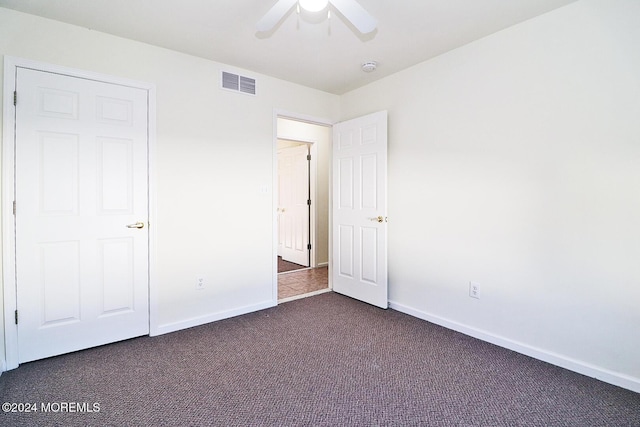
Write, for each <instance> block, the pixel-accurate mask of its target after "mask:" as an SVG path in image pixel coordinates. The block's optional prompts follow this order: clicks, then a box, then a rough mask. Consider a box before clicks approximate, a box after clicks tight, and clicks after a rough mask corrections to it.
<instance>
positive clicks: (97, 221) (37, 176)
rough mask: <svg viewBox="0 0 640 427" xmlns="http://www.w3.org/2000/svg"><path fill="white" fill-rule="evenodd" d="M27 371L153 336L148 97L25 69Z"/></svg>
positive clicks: (20, 215) (22, 184) (22, 262)
mask: <svg viewBox="0 0 640 427" xmlns="http://www.w3.org/2000/svg"><path fill="white" fill-rule="evenodd" d="M16 92H17V98H18V100H19V101H18V102H17V105H16V118H15V120H16V126H15V128H16V130H15V201H16V215H15V239H16V284H17V285H16V292H17V309H18V310H17V311H18V313H19V322H18V332H17V334H18V361H19V363H22V362H26V361H30V360H36V359H41V358H44V357H50V356H53V355H57V354H62V353H67V352H71V351H76V350H80V349H84V348H88V347H93V346H97V345H102V344H106V343H110V342H114V341H119V340H123V339H128V338H132V337H135V336H140V335H146V334H148V333H149V308H148V307H149V306H148V292H149V290H148V277H149V261H148V244H149V243H148V228H147V226H148V181H147V179H148V171H147V168H148V138H149V134H148V93H147V91H146V90H144V89H138V88H133V87H129V86H121V85H117V84H113V83H106V82H101V81H96V80H90V79H84V78H79V77H73V76H70V75H63V74H57V73H49V72H44V71H37V70H33V69H27V68H19V67H18V68H17V74H16Z"/></svg>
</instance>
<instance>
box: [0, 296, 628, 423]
mask: <svg viewBox="0 0 640 427" xmlns="http://www.w3.org/2000/svg"><path fill="white" fill-rule="evenodd" d="M0 396H2V398H1V399H0V400H1V401H3V402H16V403H17V402H22V403H27V402H33V403H36V404H37V405H40V403H43V402H44V403H47V402H87V403H90V404H91V403H94V402H95V403H99V407H100V412H98V413H77V412H76V413H42V412H38V413H29V414H13V413H9V414H7V413H0V425H2V426H44V425H47V426H76V425H78V426H80V425H82V426H85V425H92V426H289V425H291V426H297V425H309V426H346V425H358V426H370V425H389V426H447V427H449V426H579V427H587V426H589V427H590V426H616V427H621V426H640V394H637V393H633V392H631V391H628V390H624V389H621V388H618V387H614V386H612V385H608V384H605V383H602V382H599V381H597V380H594V379H590V378H587V377H584V376H582V375H578V374H576V373H573V372H570V371H566V370H564V369H561V368H557V367H554V366H551V365H548V364H546V363H543V362H540V361H537V360H534V359H531V358H528V357H526V356H522V355H520V354H517V353H514V352H511V351H508V350H504V349H502V348H499V347H496V346H493V345H491V344H487V343H484V342H481V341H478V340H475V339H473V338H470V337H467V336H464V335H461V334H459V333H456V332H453V331H450V330H447V329H444V328H441V327H438V326H435V325H433V324H430V323H427V322H424V321H422V320H419V319H415V318H412V317H410V316H407V315H404V314H402V313H399V312H396V311H393V310H386V311H385V310H380V309H377V308H374V307H372V306H369V305H366V304H363V303H359V302H356V301H354V300H351V299H349V298H346V297H343V296H340V295H337V294H334V293H328V294H323V295H319V296H316V297H312V298H306V299H302V300H297V301H293V302H290V303H286V304H282V305H280V306H278V307H276V308H273V309H268V310H264V311H260V312H257V313H252V314H249V315H245V316H241V317H237V318H233V319H228V320H224V321H220V322H216V323H213V324H209V325H205V326H201V327H197V328H192V329H189V330H185V331H180V332H175V333H172V334H168V335H163V336H160V337H155V338H149V337H144V338H138V339H134V340H129V341H125V342H121V343H116V344H112V345H108V346H104V347H99V348H95V349H90V350H85V351H82V352H78V353H73V354H69V355H65V356H60V357H55V358H51V359H47V360H42V361H38V362H32V363H27V364H24V365H22V366H20V367H19V368H18V369H16V370H13V371H9V372H5V373H4V374H2V376H1V377H0Z"/></svg>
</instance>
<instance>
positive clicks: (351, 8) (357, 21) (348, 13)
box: [329, 0, 378, 34]
mask: <svg viewBox="0 0 640 427" xmlns="http://www.w3.org/2000/svg"><path fill="white" fill-rule="evenodd" d="M329 1H330V2H331V4H333V6H334V7H335V8H336V9H337V10H338V12H340V13H341V14H342V15H343V16H344V17H345V18H347V19H348V20H349V21H350V22H351V23H352V24H353V26H354V27H356V28H357V29H358V31H360V32H361V33H362V34H367V33H370V32H371V31H373V30H375V29H376V27H377V26H378V21H377V20H376V19H375V18H374V17H373V16H371V15H369V12H367V11H366V10H364V8H363V7H362V6H360V4H359V3H358V2H356V1H355V0H329Z"/></svg>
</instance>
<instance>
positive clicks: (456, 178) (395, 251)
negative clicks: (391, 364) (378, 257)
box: [341, 0, 640, 390]
mask: <svg viewBox="0 0 640 427" xmlns="http://www.w3.org/2000/svg"><path fill="white" fill-rule="evenodd" d="M639 22H640V2H638V1H635V0H616V1H612V2H604V1H599V0H584V1H580V2H577V3H573V4H571V5H569V6H567V7H564V8H562V9H559V10H556V11H554V12H551V13H548V14H546V15H543V16H541V17H538V18H536V19H532V20H530V21H528V22H525V23H522V24H520V25H517V26H515V27H511V28H509V29H507V30H504V31H501V32H499V33H497V34H494V35H492V36H489V37H486V38H484V39H482V40H479V41H477V42H475V43H471V44H469V45H467V46H464V47H462V48H460V49H457V50H455V51H452V52H449V53H447V54H444V55H441V56H440V57H438V58H435V59H433V60H431V61H427V62H425V63H422V64H419V65H417V66H415V67H413V68H411V69H408V70H405V71H403V72H401V73H398V74H396V75H393V76H391V77H388V78H386V79H383V80H381V81H379V82H377V83H373V84H370V85H368V86H366V87H364V88H362V89H360V90H356V91H353V92H351V93H348V94H346V95H344V96H343V97H342V102H341V109H342V113H341V115H342V119H348V118H352V117H356V116H360V115H363V114H366V113H370V112H372V111H376V110H383V109H386V110H388V112H389V210H388V212H389V286H390V288H389V289H390V295H389V296H390V299H391V301H392V303H393V304H392V306H393V307H395V308H399V309H402V310H404V311H407V312H410V313H412V314H414V315H417V316H420V317H423V318H426V319H429V320H432V321H435V322H438V323H441V324H444V325H446V326H448V327H453V328H455V329H459V330H462V331H464V332H466V333H470V334H472V335H476V336H479V337H481V338H483V339H486V340H489V341H494V342H497V343H499V344H501V345H506V346H509V347H511V348H514V349H517V350H518V351H523V352H527V353H529V354H532V355H535V356H536V357H540V358H543V359H546V360H549V361H552V362H553V363H557V364H561V365H564V366H567V367H570V368H572V369H581V370H582V371H585V372H588V373H590V374H594V375H597V376H600V377H602V378H606V379H608V380H611V378H612V377H614V378H615V379H616V381H617V382H618V383H619V384H622V385H624V386H627V387H634V388H635V389H636V390H640V363H638V361H639V360H640V334H639V333H638V325H640V310H639V309H638V306H639V303H640V262H639V260H640V221H639V220H638V219H639V218H640V167H639V165H640V126H638V123H640V122H639V117H640V49H638V46H640V25H638V23H639ZM470 281H475V282H479V283H480V285H481V299H480V300H476V299H472V298H470V297H469V296H468V287H469V282H470Z"/></svg>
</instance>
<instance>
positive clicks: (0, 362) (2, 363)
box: [0, 359, 7, 376]
mask: <svg viewBox="0 0 640 427" xmlns="http://www.w3.org/2000/svg"><path fill="white" fill-rule="evenodd" d="M6 370H7V361H6V360H4V359H0V376H2V373H3V372H5V371H6Z"/></svg>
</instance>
